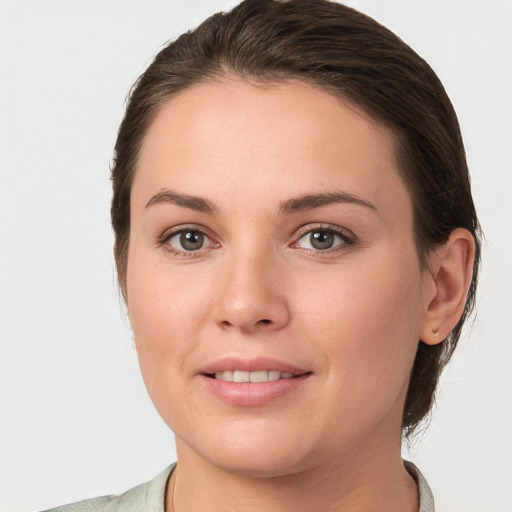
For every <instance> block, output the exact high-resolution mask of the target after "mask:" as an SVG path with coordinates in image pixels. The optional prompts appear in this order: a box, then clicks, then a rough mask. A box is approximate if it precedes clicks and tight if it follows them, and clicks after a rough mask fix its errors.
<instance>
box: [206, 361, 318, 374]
mask: <svg viewBox="0 0 512 512" xmlns="http://www.w3.org/2000/svg"><path fill="white" fill-rule="evenodd" d="M230 370H231V371H232V370H242V371H246V372H258V371H264V370H274V371H278V372H286V373H294V374H298V375H301V374H304V373H309V370H305V369H304V368H299V367H297V366H294V365H292V364H290V363H286V362H284V361H280V360H278V359H274V358H271V357H256V358H241V357H223V358H221V359H217V360H215V361H212V362H211V363H209V364H207V365H206V366H205V367H204V368H203V369H202V370H201V373H202V374H206V375H212V374H214V373H218V372H225V371H230Z"/></svg>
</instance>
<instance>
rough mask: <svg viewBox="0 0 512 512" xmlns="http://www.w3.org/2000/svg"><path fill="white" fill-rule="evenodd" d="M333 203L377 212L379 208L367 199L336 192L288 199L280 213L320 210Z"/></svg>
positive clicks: (282, 205) (282, 204) (281, 207)
mask: <svg viewBox="0 0 512 512" xmlns="http://www.w3.org/2000/svg"><path fill="white" fill-rule="evenodd" d="M333 203H352V204H357V205H359V206H364V207H365V208H370V209H371V210H374V211H375V212H376V211H377V208H375V206H374V205H373V204H372V203H370V202H369V201H366V200H365V199H362V198H360V197H358V196H356V195H354V194H350V193H348V192H341V191H334V192H327V193H320V194H306V195H303V196H299V197H295V198H292V199H288V200H287V201H284V202H283V203H281V206H280V208H279V213H280V214H286V213H295V212H299V211H304V210H313V209H314V208H319V207H321V206H326V205H328V204H333Z"/></svg>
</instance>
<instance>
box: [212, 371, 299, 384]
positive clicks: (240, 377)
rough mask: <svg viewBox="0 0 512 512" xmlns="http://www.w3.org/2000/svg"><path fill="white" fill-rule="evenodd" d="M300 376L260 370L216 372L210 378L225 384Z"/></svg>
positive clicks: (270, 380) (271, 380) (269, 380)
mask: <svg viewBox="0 0 512 512" xmlns="http://www.w3.org/2000/svg"><path fill="white" fill-rule="evenodd" d="M300 375H301V374H294V373H290V372H280V371H277V370H261V371H256V372H248V371H245V370H227V371H223V372H216V373H215V374H213V375H211V377H212V378H215V379H217V380H223V381H226V382H273V381H276V380H280V379H293V378H294V377H300Z"/></svg>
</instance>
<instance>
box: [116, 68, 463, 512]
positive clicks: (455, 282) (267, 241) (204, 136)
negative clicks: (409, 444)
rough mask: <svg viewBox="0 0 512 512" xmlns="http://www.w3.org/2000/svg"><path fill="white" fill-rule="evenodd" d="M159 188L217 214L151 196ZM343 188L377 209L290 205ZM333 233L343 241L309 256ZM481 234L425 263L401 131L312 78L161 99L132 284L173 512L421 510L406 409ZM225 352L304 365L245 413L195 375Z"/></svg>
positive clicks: (136, 217)
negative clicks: (397, 143)
mask: <svg viewBox="0 0 512 512" xmlns="http://www.w3.org/2000/svg"><path fill="white" fill-rule="evenodd" d="M164 190H171V191H173V193H177V194H185V195H188V196H194V197H199V198H203V199H205V200H207V201H208V202H209V203H211V204H212V205H214V211H213V212H210V213H208V212H204V211H197V210H196V209H193V208H190V205H191V204H190V203H187V204H188V206H187V205H184V204H183V202H182V203H181V204H176V203H175V202H173V201H163V200H160V201H159V200H158V199H154V198H155V196H158V194H159V193H160V194H161V193H162V191H164ZM334 192H336V193H339V192H341V193H343V194H350V195H351V197H352V198H353V197H356V198H358V199H359V200H361V201H364V202H366V203H368V204H367V205H365V204H361V203H360V202H354V201H353V200H351V201H341V202H334V203H330V204H324V205H322V206H318V207H315V208H307V209H301V210H297V211H295V210H293V211H285V212H283V211H280V207H281V210H282V209H283V208H282V206H283V203H286V202H287V201H289V200H290V199H292V198H297V197H302V196H304V195H308V194H325V193H334ZM158 197H160V198H161V197H162V196H158ZM152 199H153V201H152ZM151 202H152V204H149V205H148V203H151ZM289 204H290V203H289V202H288V205H289ZM369 205H371V206H369ZM310 206H311V205H310ZM173 229H175V230H176V229H178V230H179V229H185V231H186V230H187V229H188V231H191V230H192V231H194V230H195V231H197V230H200V231H202V232H204V233H205V235H206V236H205V239H204V244H203V246H202V247H201V248H200V249H198V250H195V251H187V250H186V249H185V248H183V246H182V245H180V238H179V235H178V236H174V237H171V238H170V239H169V233H170V232H172V230H173ZM329 229H334V230H337V233H340V234H341V236H340V234H335V235H334V237H333V240H334V244H333V247H332V248H330V249H327V250H323V249H322V250H320V249H316V248H315V247H313V246H312V245H311V241H310V237H309V235H310V233H311V232H312V231H313V232H314V231H315V230H316V231H317V232H318V231H321V233H322V234H323V235H325V234H326V230H327V231H328V230H329ZM166 236H167V238H166ZM471 240H472V239H471V237H470V236H469V237H468V236H467V234H466V233H465V232H463V230H459V232H458V233H455V234H454V235H453V236H452V237H451V239H450V241H449V242H448V243H447V244H446V246H444V247H443V248H440V249H439V250H438V251H437V252H436V253H433V255H432V257H431V258H430V265H429V268H422V267H421V266H420V263H419V259H418V255H417V252H416V248H415V245H414V240H413V210H412V204H411V198H410V196H409V194H408V192H407V189H406V187H405V185H404V183H403V181H402V179H401V177H400V176H399V173H398V169H397V164H396V162H395V158H394V153H393V144H392V140H391V136H390V133H389V132H388V131H387V129H386V128H384V127H383V126H381V125H380V124H378V123H377V122H375V121H374V120H372V119H371V118H370V117H369V116H367V115H366V114H365V113H364V112H362V111H360V110H359V109H357V108H356V107H354V106H353V105H350V104H348V103H342V102H341V101H340V100H339V99H337V98H335V97H334V96H332V95H330V94H328V93H326V92H324V91H322V90H321V89H319V88H315V87H311V86H308V85H306V84H303V83H300V82H287V83H282V84H275V85H272V86H267V87H265V88H262V87H257V86H255V85H251V84H249V83H247V82H244V81H242V80H239V79H235V78H225V79H222V80H220V81H217V82H215V83H210V84H202V85H198V86H194V87H192V88H190V89H188V90H186V91H184V92H183V93H181V94H179V95H178V96H176V97H174V98H173V99H172V100H170V101H169V102H168V103H166V104H165V105H164V107H163V108H162V109H161V111H160V112H159V114H158V115H157V116H156V118H155V120H154V122H153V123H152V125H151V126H150V128H149V130H148V133H147V134H146V137H145V139H144V141H143V145H142V149H141V153H140V159H139V162H138V168H137V173H136V177H135V180H134V184H133V189H132V195H131V231H130V247H129V254H128V271H127V282H126V288H125V293H126V297H127V304H128V309H129V314H130V321H131V325H132V329H133V331H134V334H135V340H136V346H137V351H138V355H139V360H140V366H141V370H142V374H143V376H144V380H145V383H146V386H147V388H148V391H149V394H150V396H151V398H152V400H153V402H154V404H155V406H156V407H157V409H158V411H159V413H160V414H161V416H162V417H163V419H164V420H165V421H166V423H167V424H168V425H169V426H170V427H171V429H172V430H173V431H174V433H175V435H176V447H177V453H178V461H179V465H178V468H179V469H178V470H177V471H176V473H175V475H174V477H175V479H174V477H173V482H172V485H169V487H168V496H167V510H171V507H175V508H176V510H178V511H181V510H188V511H191V512H194V511H199V510H201V511H203V512H204V511H209V510H241V507H242V506H243V507H244V510H253V509H254V510H260V511H261V510H279V511H288V510H290V511H291V510H293V511H295V512H297V511H302V510H304V511H306V510H307V511H311V510H326V511H330V510H350V511H363V510H364V511H370V510H382V511H384V510H389V511H391V510H393V511H395V512H396V511H408V512H413V511H417V507H418V501H417V500H418V498H417V489H416V485H415V483H414V481H413V480H412V478H411V477H410V476H409V475H408V473H407V472H406V471H405V469H404V468H403V464H402V461H401V458H400V446H401V418H402V411H403V405H404V401H405V395H406V391H407V385H408V380H409V376H410V371H411V368H412V364H413V360H414V356H415V353H416V349H417V344H418V340H419V339H423V340H424V341H426V342H429V343H436V342H438V341H439V340H440V339H443V338H444V337H445V336H446V335H447V334H448V332H449V329H451V327H453V325H452V324H454V322H456V320H457V318H458V317H457V315H460V305H461V304H462V305H463V299H464V297H465V289H467V282H468V278H470V270H468V269H469V268H470V264H471V247H472V246H471ZM450 265H451V266H450ZM436 329H439V330H440V331H441V332H440V335H439V336H435V335H434V334H433V332H434V330H436ZM225 356H236V357H240V358H255V357H261V356H265V357H272V358H275V359H278V360H280V361H285V362H287V363H289V364H291V365H294V366H295V367H298V368H301V369H305V370H307V371H308V372H309V376H308V377H307V379H305V380H304V382H302V383H301V385H300V386H298V387H296V388H294V389H293V390H292V391H290V392H288V393H285V394H283V395H282V396H278V397H277V398H276V399H274V400H271V401H270V402H269V403H266V404H264V405H261V406H255V407H244V406H240V405H232V404H228V403H226V402H225V401H223V400H221V399H219V398H218V397H217V396H214V395H212V393H211V392H210V391H209V390H208V389H207V388H206V387H205V385H204V379H205V378H204V376H203V375H202V374H201V369H203V368H204V366H205V365H207V364H210V363H211V362H212V361H215V360H217V359H218V358H221V357H225ZM198 488H201V493H197V492H196V490H197V489H198ZM172 489H174V496H171V491H172Z"/></svg>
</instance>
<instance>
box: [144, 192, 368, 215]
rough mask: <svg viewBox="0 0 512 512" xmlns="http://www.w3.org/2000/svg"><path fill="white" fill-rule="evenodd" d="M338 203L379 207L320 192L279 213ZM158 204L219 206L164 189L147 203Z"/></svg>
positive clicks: (210, 210) (211, 209)
mask: <svg viewBox="0 0 512 512" xmlns="http://www.w3.org/2000/svg"><path fill="white" fill-rule="evenodd" d="M336 203H351V204H357V205H359V206H364V207H365V208H370V209H371V210H374V211H377V208H375V206H374V205H373V204H372V203H370V202H369V201H367V200H365V199H362V198H360V197H358V196H356V195H354V194H350V193H348V192H342V191H334V192H324V193H318V194H305V195H302V196H299V197H294V198H291V199H288V200H286V201H283V202H282V203H281V204H280V207H279V214H281V215H285V214H287V213H296V212H300V211H305V210H313V209H315V208H320V207H321V206H326V205H329V204H336ZM157 204H175V205H176V206H180V207H182V208H189V209H190V210H195V211H198V212H201V213H206V214H209V215H213V214H218V213H219V209H218V208H217V206H216V205H215V204H214V203H212V202H211V201H209V200H208V199H204V198H202V197H197V196H190V195H188V194H180V193H178V192H173V191H172V190H168V189H164V190H161V191H160V192H158V194H155V195H154V196H153V197H152V198H151V199H150V200H149V201H148V203H147V204H146V208H149V207H151V206H154V205H157Z"/></svg>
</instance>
